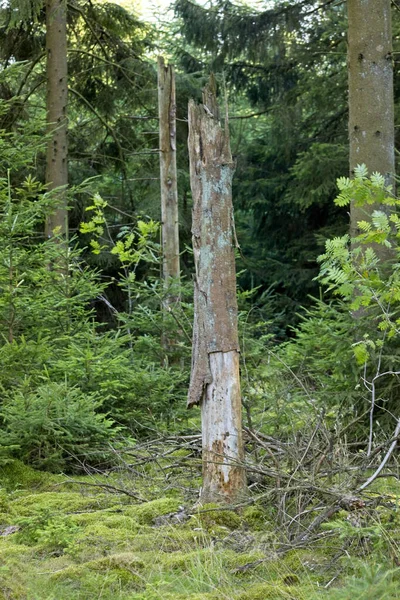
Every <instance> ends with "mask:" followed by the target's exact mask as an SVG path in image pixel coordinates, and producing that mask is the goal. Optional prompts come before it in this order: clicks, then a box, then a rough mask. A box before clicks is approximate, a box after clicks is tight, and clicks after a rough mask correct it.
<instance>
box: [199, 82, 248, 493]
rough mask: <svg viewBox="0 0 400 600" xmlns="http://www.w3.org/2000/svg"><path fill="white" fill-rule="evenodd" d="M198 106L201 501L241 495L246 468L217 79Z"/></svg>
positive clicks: (229, 165) (226, 151)
mask: <svg viewBox="0 0 400 600" xmlns="http://www.w3.org/2000/svg"><path fill="white" fill-rule="evenodd" d="M203 103H204V104H203V105H200V106H198V105H196V104H195V103H194V102H193V101H191V102H190V103H189V142H188V145H189V158H190V180H191V188H192V196H193V223H192V235H193V237H192V239H193V252H194V261H195V281H194V310H195V314H194V326H193V349H192V372H191V380H190V387H189V394H188V407H191V406H193V405H195V404H200V405H201V418H202V445H203V487H202V493H201V498H200V500H201V502H203V503H205V502H215V501H225V502H234V501H236V500H238V499H239V498H240V497H241V496H242V495H243V494H244V493H245V489H246V487H245V486H246V481H245V471H244V468H243V443H242V413H241V393H240V378H239V340H238V329H237V301H236V273H235V253H234V222H233V206H232V192H231V185H232V176H233V172H234V163H233V160H232V155H231V151H230V145H229V130H228V120H227V118H226V120H225V128H224V129H223V128H222V127H221V125H220V122H219V118H218V106H217V101H216V89H215V83H214V79H213V78H211V79H210V83H209V85H208V86H207V87H206V89H205V90H204V93H203Z"/></svg>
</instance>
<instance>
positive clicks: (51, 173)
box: [45, 0, 68, 238]
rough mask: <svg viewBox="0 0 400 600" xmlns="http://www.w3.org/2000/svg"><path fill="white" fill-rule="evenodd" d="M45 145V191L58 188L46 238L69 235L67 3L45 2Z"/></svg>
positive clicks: (55, 0)
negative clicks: (46, 132)
mask: <svg viewBox="0 0 400 600" xmlns="http://www.w3.org/2000/svg"><path fill="white" fill-rule="evenodd" d="M46 59H47V64H46V76H47V98H46V110H47V131H48V133H49V134H50V137H49V141H48V142H47V155H46V183H47V184H48V189H49V190H53V189H55V188H59V187H61V188H62V189H60V191H59V193H58V194H57V206H56V208H55V210H54V212H53V214H51V215H49V217H48V218H47V221H46V230H45V234H46V237H48V238H51V237H53V236H54V235H61V236H64V237H66V236H67V234H68V210H67V194H66V191H65V187H66V186H67V184H68V160H67V159H68V156H67V152H68V149H67V95H68V76H67V2H66V0H47V2H46Z"/></svg>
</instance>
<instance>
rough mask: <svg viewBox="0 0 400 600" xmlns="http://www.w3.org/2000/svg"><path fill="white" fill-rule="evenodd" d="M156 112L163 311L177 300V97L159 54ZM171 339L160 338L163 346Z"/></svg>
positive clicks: (170, 74)
mask: <svg viewBox="0 0 400 600" xmlns="http://www.w3.org/2000/svg"><path fill="white" fill-rule="evenodd" d="M158 114H159V129H160V182H161V223H162V226H161V227H162V228H161V236H162V249H163V280H164V286H165V299H164V303H163V308H164V310H165V311H166V312H168V311H169V310H171V308H173V305H175V304H177V303H179V300H180V298H179V292H177V291H175V290H174V289H173V287H172V288H171V283H173V282H174V284H175V286H178V285H179V276H180V266H179V223H178V189H177V173H176V100H175V75H174V70H173V68H172V66H171V65H168V66H165V63H164V59H163V58H162V57H161V56H159V57H158ZM172 343H173V341H172V340H169V339H167V336H165V337H164V339H163V344H164V347H165V348H166V349H168V348H169V347H170V346H171V345H172Z"/></svg>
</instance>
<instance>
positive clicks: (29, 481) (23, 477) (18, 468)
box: [0, 460, 54, 491]
mask: <svg viewBox="0 0 400 600" xmlns="http://www.w3.org/2000/svg"><path fill="white" fill-rule="evenodd" d="M53 480H54V477H53V476H52V475H50V474H49V473H43V472H42V471H35V469H32V467H28V465H24V463H22V462H21V461H19V460H13V461H12V462H9V463H7V464H6V465H2V466H1V467H0V485H1V486H2V487H5V488H6V489H7V491H13V490H15V489H27V488H30V489H32V488H42V487H43V486H47V485H50V484H51V483H52V481H53Z"/></svg>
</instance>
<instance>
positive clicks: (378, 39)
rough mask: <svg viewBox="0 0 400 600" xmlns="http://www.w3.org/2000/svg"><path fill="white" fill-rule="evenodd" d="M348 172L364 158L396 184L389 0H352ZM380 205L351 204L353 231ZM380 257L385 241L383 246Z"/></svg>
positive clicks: (349, 61) (350, 12)
mask: <svg viewBox="0 0 400 600" xmlns="http://www.w3.org/2000/svg"><path fill="white" fill-rule="evenodd" d="M348 18H349V26H348V74H349V75H348V76H349V138H350V172H351V173H353V172H354V168H355V167H356V166H357V165H359V164H363V163H364V164H365V165H367V167H368V170H369V173H372V172H375V171H377V172H379V173H381V174H382V175H384V176H385V177H386V181H387V183H388V184H393V176H394V172H395V153H394V100H393V58H392V27H391V2H390V0H348ZM377 208H379V207H378V206H375V205H371V206H366V207H355V206H351V224H350V232H351V236H352V237H355V236H356V235H357V234H358V233H359V231H358V226H357V223H358V221H361V220H365V219H368V215H371V214H372V212H373V211H374V210H376V209H377ZM376 250H379V252H380V255H381V258H385V257H384V256H382V251H383V252H385V251H386V250H385V249H384V248H383V246H381V247H380V248H379V249H378V248H376Z"/></svg>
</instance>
